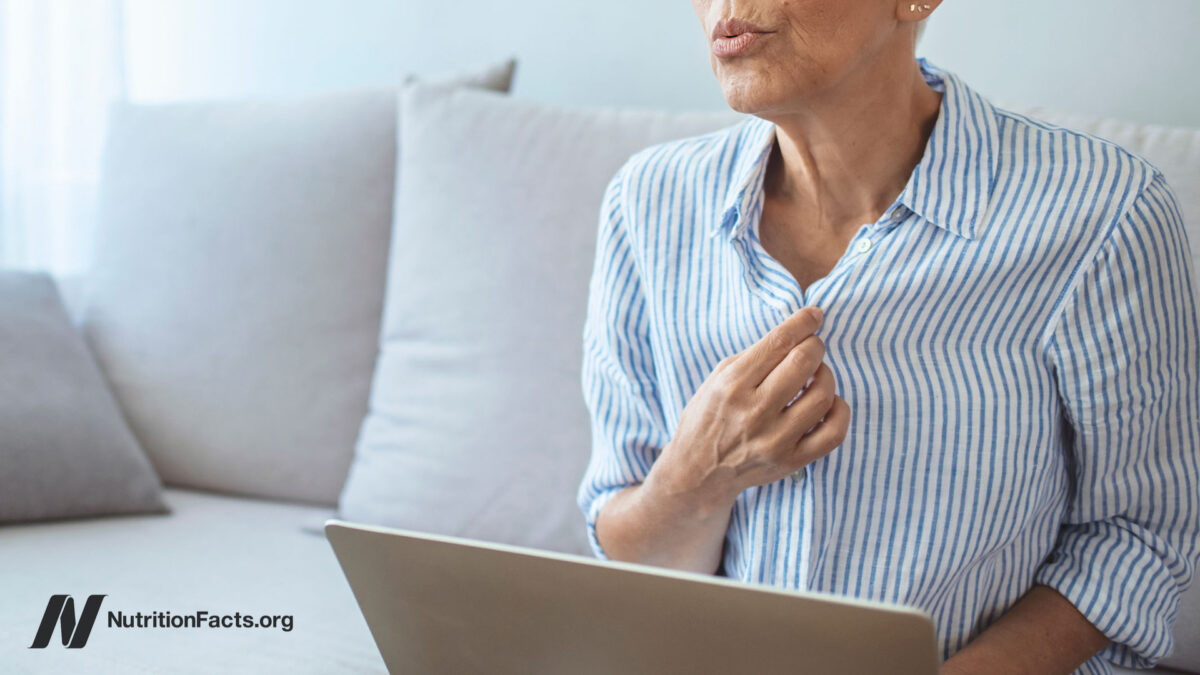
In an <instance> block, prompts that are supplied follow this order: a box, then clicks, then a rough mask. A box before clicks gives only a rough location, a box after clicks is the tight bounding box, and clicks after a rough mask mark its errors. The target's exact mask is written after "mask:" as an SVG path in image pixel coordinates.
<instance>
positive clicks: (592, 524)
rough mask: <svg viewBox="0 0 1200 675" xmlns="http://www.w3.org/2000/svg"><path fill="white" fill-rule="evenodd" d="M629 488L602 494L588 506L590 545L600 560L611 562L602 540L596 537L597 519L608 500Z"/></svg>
mask: <svg viewBox="0 0 1200 675" xmlns="http://www.w3.org/2000/svg"><path fill="white" fill-rule="evenodd" d="M627 487H629V486H628V485H618V486H616V487H611V488H608V489H607V490H604V491H602V492H600V493H599V494H597V495H596V497H595V498H594V499H593V500H592V503H591V504H590V505H589V506H588V509H587V512H586V513H585V514H584V516H585V518H586V520H587V535H588V543H590V544H591V545H592V553H594V554H595V555H596V557H597V558H599V559H600V560H609V559H610V558H609V557H608V554H606V553H605V552H604V549H603V548H602V547H601V546H600V540H599V539H598V538H597V537H596V517H597V516H598V515H600V509H603V508H604V505H605V504H607V503H608V500H610V499H612V498H613V497H615V496H616V494H617V493H618V492H620V491H621V490H624V489H625V488H627Z"/></svg>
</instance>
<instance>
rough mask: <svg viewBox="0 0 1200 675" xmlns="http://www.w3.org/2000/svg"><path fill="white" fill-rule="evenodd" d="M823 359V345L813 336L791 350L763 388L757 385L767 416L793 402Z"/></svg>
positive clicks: (772, 372) (764, 382) (769, 376)
mask: <svg viewBox="0 0 1200 675" xmlns="http://www.w3.org/2000/svg"><path fill="white" fill-rule="evenodd" d="M824 358H825V343H824V342H822V341H821V338H819V337H817V336H816V335H810V336H808V337H807V338H805V339H804V340H802V341H801V342H800V344H798V345H796V346H795V347H792V349H791V351H789V352H788V353H787V356H785V357H783V360H782V361H780V362H779V364H778V365H776V366H775V369H774V370H772V371H771V372H770V373H769V374H768V375H767V377H766V379H764V380H763V381H762V384H760V385H758V391H757V395H758V399H759V400H760V401H761V402H762V404H763V406H764V407H765V408H766V412H767V414H771V413H778V412H781V411H782V410H783V407H784V406H786V405H787V404H788V403H790V402H791V400H792V399H794V398H796V395H797V394H799V393H800V390H801V389H803V388H804V384H805V383H806V382H808V380H809V378H811V377H812V376H813V375H815V374H816V372H817V369H818V368H819V367H820V366H821V365H822V363H821V362H822V360H823V359H824ZM821 412H824V411H823V410H822V411H821Z"/></svg>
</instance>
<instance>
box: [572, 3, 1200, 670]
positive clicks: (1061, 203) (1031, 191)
mask: <svg viewBox="0 0 1200 675" xmlns="http://www.w3.org/2000/svg"><path fill="white" fill-rule="evenodd" d="M693 4H694V5H695V9H696V11H697V14H698V15H699V18H700V20H701V23H702V25H703V27H704V30H705V32H706V33H707V34H708V35H709V43H710V46H711V52H712V56H711V58H712V66H713V70H714V72H715V73H716V75H717V78H718V79H719V81H720V84H721V87H722V89H723V91H724V94H725V97H726V99H727V101H728V103H729V105H730V106H731V107H733V108H734V109H736V110H739V111H742V112H745V113H749V114H750V117H748V118H747V120H746V121H744V122H743V123H740V124H738V125H735V126H733V127H730V128H728V129H724V130H721V131H718V132H715V133H711V134H707V135H704V136H698V137H693V138H689V139H683V140H680V141H675V142H670V143H664V144H661V145H657V146H654V147H651V148H647V149H646V150H643V151H641V152H639V153H637V154H636V155H634V156H633V157H631V158H630V159H629V160H628V161H627V162H626V163H625V165H624V166H622V167H621V169H620V170H619V171H618V172H617V174H616V176H614V178H613V180H612V182H611V183H610V185H609V186H608V189H607V191H606V194H605V200H604V207H603V211H602V213H601V227H600V232H599V238H598V247H597V254H596V255H597V257H596V266H595V269H594V273H593V279H592V286H591V297H590V300H589V313H588V319H587V324H586V328H585V331H584V347H585V354H584V365H583V378H584V391H585V395H586V399H587V403H588V406H589V409H590V410H591V413H592V421H593V440H594V446H593V454H592V460H591V463H590V465H589V467H588V470H587V474H586V475H585V477H584V480H583V483H582V485H581V486H580V490H579V503H580V506H581V507H582V509H583V511H584V513H585V514H586V517H587V523H588V532H589V536H590V537H591V542H592V546H593V548H594V550H595V553H596V554H597V556H599V557H602V558H604V557H608V558H614V559H621V560H628V561H636V562H642V563H647V564H654V565H661V566H668V567H675V568H679V569H687V570H693V571H700V572H705V573H717V574H725V575H728V576H730V577H734V578H738V579H741V580H744V581H747V582H752V583H766V584H773V585H779V586H786V587H792V588H800V589H810V590H814V591H822V592H830V593H839V594H844V595H852V596H858V597H864V598H870V599H875V600H881V601H888V602H896V603H902V604H909V605H915V606H918V607H921V608H922V609H924V610H925V611H927V612H928V613H929V614H930V615H931V616H932V617H933V619H934V622H935V625H936V626H937V629H938V636H939V641H940V647H941V652H942V656H943V658H944V659H946V661H945V664H944V666H943V672H944V673H991V672H997V673H999V672H1004V673H1015V672H1020V673H1066V672H1072V671H1074V672H1078V673H1107V672H1111V670H1110V668H1109V666H1108V662H1110V661H1111V662H1114V663H1118V664H1121V665H1125V666H1131V667H1149V666H1151V665H1153V664H1154V663H1155V662H1157V661H1158V660H1159V659H1161V658H1162V657H1163V656H1164V655H1165V654H1167V653H1168V651H1169V649H1170V648H1171V645H1172V642H1171V627H1172V622H1173V618H1174V615H1175V611H1176V607H1177V604H1178V600H1179V597H1180V594H1181V589H1183V588H1184V587H1186V585H1187V584H1188V582H1189V579H1190V578H1191V577H1192V575H1193V573H1194V570H1195V567H1196V564H1197V558H1198V557H1200V544H1198V539H1200V498H1198V496H1197V495H1198V493H1200V457H1198V454H1200V449H1198V448H1200V372H1198V363H1200V338H1198V332H1200V328H1198V326H1197V312H1196V299H1195V297H1194V290H1193V289H1194V283H1193V270H1192V269H1191V263H1190V258H1189V255H1188V245H1187V241H1186V235H1185V233H1184V230H1183V226H1182V223H1181V219H1180V214H1179V209H1178V206H1177V204H1176V202H1175V200H1174V198H1173V196H1172V193H1171V192H1170V190H1169V188H1168V186H1167V184H1166V183H1165V182H1164V179H1163V176H1162V175H1161V173H1159V172H1158V171H1157V170H1156V169H1155V168H1154V167H1153V166H1151V165H1150V164H1148V163H1147V162H1146V161H1144V160H1142V159H1141V158H1139V157H1137V156H1135V155H1132V154H1130V153H1128V152H1125V151H1123V150H1122V149H1121V148H1119V147H1117V146H1115V145H1113V144H1111V143H1108V142H1105V141H1101V140H1099V139H1097V138H1094V137H1091V136H1087V135H1084V134H1080V133H1076V132H1072V131H1069V130H1065V129H1061V128H1058V127H1054V126H1051V125H1047V124H1044V123H1041V122H1039V121H1037V120H1033V119H1029V118H1026V117H1023V116H1021V115H1018V114H1015V113H1012V112H1008V111H1005V110H1001V109H998V108H996V107H994V106H993V105H991V104H990V103H989V102H988V101H987V100H985V99H983V98H982V97H980V96H979V95H978V94H977V93H976V92H974V91H973V90H972V89H971V88H969V87H968V86H967V85H965V84H964V83H963V82H961V81H960V80H959V79H958V78H957V77H955V76H954V75H953V74H952V73H950V72H947V71H944V70H940V69H938V68H936V67H935V66H933V65H932V64H930V63H928V62H927V61H924V60H918V59H915V58H914V42H915V35H916V26H917V25H918V22H920V21H921V20H923V19H925V18H926V17H927V16H929V14H930V13H931V12H932V11H934V10H935V9H936V7H937V5H938V2H937V1H936V0H931V1H930V2H929V3H928V4H925V3H922V4H910V3H909V2H908V1H907V0H905V1H904V2H897V1H896V0H867V1H864V2H844V1H843V0H746V1H744V2H730V1H729V0H693ZM797 394H800V395H799V396H797Z"/></svg>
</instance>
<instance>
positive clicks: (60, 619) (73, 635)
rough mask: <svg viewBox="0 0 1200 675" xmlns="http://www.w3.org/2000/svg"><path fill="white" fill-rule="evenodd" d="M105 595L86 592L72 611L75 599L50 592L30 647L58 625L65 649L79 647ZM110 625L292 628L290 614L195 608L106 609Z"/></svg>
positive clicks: (44, 642)
mask: <svg viewBox="0 0 1200 675" xmlns="http://www.w3.org/2000/svg"><path fill="white" fill-rule="evenodd" d="M106 597H108V596H107V595H103V594H101V595H89V596H88V599H87V602H85V603H84V604H83V609H82V610H81V611H79V612H78V613H77V612H76V611H75V599H74V598H72V597H71V596H69V595H52V596H50V600H49V601H48V602H47V603H46V611H45V612H44V613H43V614H42V622H41V624H39V625H38V629H37V634H36V635H34V636H33V644H31V645H29V648H30V649H45V648H46V647H47V646H49V644H50V639H51V638H52V637H53V636H54V629H55V628H58V629H59V633H60V635H61V637H62V644H63V646H64V647H66V648H68V649H81V648H83V646H84V645H86V644H87V643H88V638H89V637H90V636H91V634H92V627H93V626H94V625H95V624H96V618H97V616H98V615H99V614H100V605H101V603H103V602H104V598H106ZM106 623H107V626H108V627H109V628H150V629H154V628H271V629H279V630H281V631H283V632H285V633H290V632H291V631H292V628H293V627H294V622H293V617H292V615H291V614H251V613H248V612H234V613H232V614H226V613H217V612H210V611H207V610H198V611H195V612H190V613H185V614H180V613H177V612H169V611H151V612H127V611H124V610H118V611H109V612H107V621H106Z"/></svg>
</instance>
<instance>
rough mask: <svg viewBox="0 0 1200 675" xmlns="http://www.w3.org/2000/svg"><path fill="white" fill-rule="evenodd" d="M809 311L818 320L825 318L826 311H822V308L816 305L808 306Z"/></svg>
mask: <svg viewBox="0 0 1200 675" xmlns="http://www.w3.org/2000/svg"><path fill="white" fill-rule="evenodd" d="M808 312H809V313H810V314H812V315H813V318H814V319H816V320H817V321H818V322H820V321H822V320H823V319H824V318H825V313H824V312H822V311H821V308H820V307H817V306H816V305H810V306H809V308H808Z"/></svg>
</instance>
